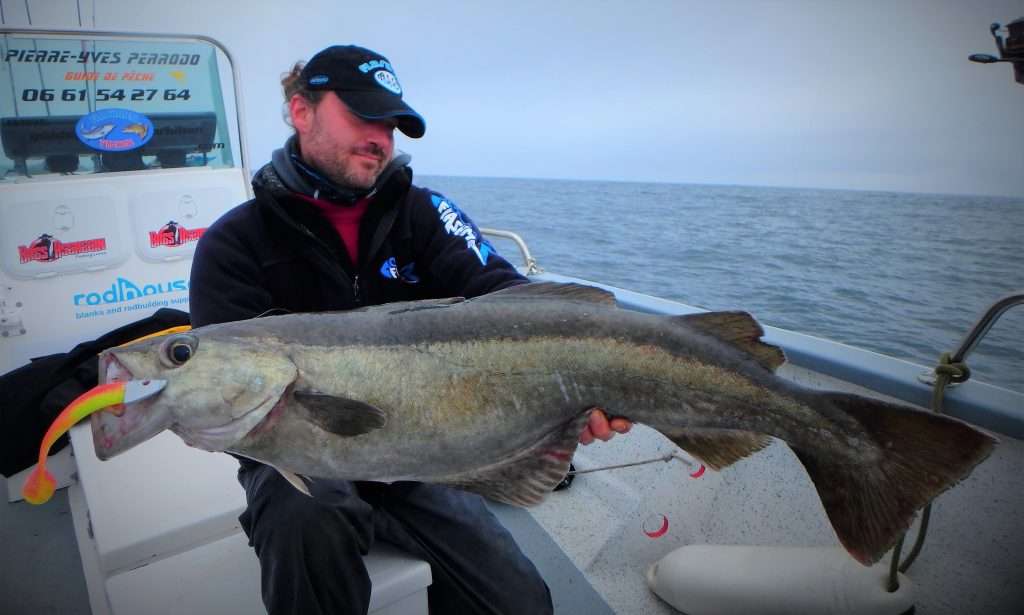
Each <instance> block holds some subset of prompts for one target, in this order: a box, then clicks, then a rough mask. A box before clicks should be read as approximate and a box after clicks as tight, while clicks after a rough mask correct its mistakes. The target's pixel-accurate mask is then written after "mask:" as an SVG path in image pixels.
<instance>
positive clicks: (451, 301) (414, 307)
mask: <svg viewBox="0 0 1024 615" xmlns="http://www.w3.org/2000/svg"><path fill="white" fill-rule="evenodd" d="M465 300H466V299H465V298H464V297H445V298H444V299H423V300H421V301H401V302H398V303H385V304H384V305H386V306H389V307H390V308H391V309H390V310H388V314H391V315H392V316H393V315H395V314H402V313H403V312H416V311H419V310H432V309H435V308H446V307H450V306H453V305H455V304H458V303H462V302H463V301H465Z"/></svg>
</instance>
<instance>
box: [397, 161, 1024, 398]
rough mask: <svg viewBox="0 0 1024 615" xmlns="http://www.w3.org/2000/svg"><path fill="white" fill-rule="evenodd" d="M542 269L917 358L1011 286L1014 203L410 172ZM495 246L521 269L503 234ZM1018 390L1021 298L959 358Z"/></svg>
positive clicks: (1017, 267) (964, 327) (1017, 217)
mask: <svg viewBox="0 0 1024 615" xmlns="http://www.w3.org/2000/svg"><path fill="white" fill-rule="evenodd" d="M416 182H417V183H418V184H419V185H422V186H427V187H429V188H432V189H434V190H437V191H439V192H441V193H442V194H444V195H445V196H446V197H447V198H448V199H449V200H451V201H453V202H454V203H456V204H457V205H458V206H459V208H460V209H462V210H463V212H464V213H465V214H467V215H468V216H469V217H470V218H471V219H472V220H473V221H474V222H475V223H476V224H477V225H478V226H483V227H490V228H498V229H503V230H510V231H514V232H516V233H518V234H520V235H521V236H522V237H523V238H524V239H525V240H526V243H527V245H528V246H529V248H530V250H531V252H532V253H533V255H534V257H535V258H536V259H537V261H538V263H539V264H540V266H541V267H542V268H543V269H544V270H546V271H549V272H553V273H559V274H563V275H569V276H575V277H580V278H584V279H587V280H593V281H597V282H601V283H605V284H610V285H613V286H618V287H621V288H625V289H629V290H634V291H638V292H642V293H647V294H651V295H656V296H658V297H663V298H666V299H674V300H677V301H681V302H683V303H687V304H690V305H694V306H698V307H702V308H706V309H710V310H736V309H739V310H746V311H748V312H750V313H751V314H753V315H754V316H755V317H756V318H757V319H758V320H759V321H760V322H761V323H763V324H766V325H772V326H775V327H780V328H783V329H789V330H792V331H798V332H801V333H806V334H810V335H814V336H817V337H823V338H827V339H831V340H834V341H837V342H841V343H844V344H848V345H852V346H857V347H860V348H865V349H867V350H872V351H875V352H879V353H882V354H886V355H889V356H893V357H896V358H900V359H906V360H909V361H912V362H915V363H919V364H921V365H924V366H928V367H931V366H934V365H935V364H936V363H937V361H938V358H939V356H940V354H941V353H942V352H952V351H954V350H956V349H957V348H958V347H959V345H960V342H961V341H962V340H963V338H964V336H965V335H966V334H967V333H968V331H969V330H970V329H971V327H973V325H974V324H975V323H976V322H977V321H978V319H979V318H980V317H981V316H982V314H984V312H985V311H986V310H987V309H988V307H989V306H990V305H991V304H992V303H994V302H995V301H997V300H998V299H1000V298H1002V297H1004V296H1006V295H1008V294H1011V293H1015V292H1017V293H1020V292H1024V198H1011V197H992V196H959V195H942V194H912V193H900V192H869V191H852V190H823V189H806V188H774V187H755V186H721V185H699V184H667V183H630V182H606V181H574V180H549V179H543V180H539V179H508V178H479V177H440V176H418V177H417V180H416ZM493 243H494V245H495V247H496V248H497V250H498V252H499V253H501V254H502V255H503V256H505V257H506V258H508V259H509V260H510V261H511V262H513V263H514V264H521V259H520V257H519V254H518V250H517V249H516V247H515V245H514V244H512V243H511V242H507V241H503V240H500V239H495V240H494V241H493ZM967 364H968V366H969V367H970V369H971V373H972V378H976V379H978V380H981V381H984V382H987V383H989V384H994V385H996V386H1000V387H1004V388H1008V389H1012V390H1016V391H1021V392H1024V305H1022V306H1018V307H1016V308H1013V309H1010V310H1008V311H1007V312H1006V313H1005V314H1004V315H1003V317H1002V318H1000V320H999V321H998V322H997V323H996V324H995V325H994V326H993V327H992V329H991V330H990V331H989V333H988V334H987V335H986V336H985V338H984V339H983V340H982V342H981V343H980V344H979V345H978V346H977V348H976V349H975V350H974V351H973V352H972V353H971V354H970V355H969V356H968V358H967Z"/></svg>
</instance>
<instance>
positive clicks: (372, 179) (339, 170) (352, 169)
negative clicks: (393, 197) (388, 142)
mask: <svg viewBox="0 0 1024 615" xmlns="http://www.w3.org/2000/svg"><path fill="white" fill-rule="evenodd" d="M359 154H362V155H368V156H374V157H376V158H377V159H378V160H379V163H378V167H377V168H376V169H373V170H368V169H366V167H365V166H363V160H362V159H361V158H359V159H357V158H355V156H356V155H359ZM331 158H332V160H330V161H329V163H328V164H318V165H317V166H318V167H320V171H321V172H322V173H323V174H324V175H326V176H327V178H328V179H330V180H331V181H332V182H334V183H335V184H337V185H339V186H342V187H344V188H356V189H360V190H368V189H370V188H372V187H373V185H374V184H375V183H376V182H377V178H378V177H380V174H381V172H382V171H383V170H384V168H385V167H386V166H387V154H386V153H385V152H384V150H383V149H381V148H380V147H378V146H377V145H375V144H372V143H371V144H368V145H365V146H360V147H356V148H352V149H351V150H349V151H348V152H345V154H344V155H340V156H332V157H331Z"/></svg>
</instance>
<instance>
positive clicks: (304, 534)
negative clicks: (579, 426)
mask: <svg viewBox="0 0 1024 615" xmlns="http://www.w3.org/2000/svg"><path fill="white" fill-rule="evenodd" d="M282 86H283V87H284V93H285V100H286V104H287V110H288V118H289V119H290V123H291V125H292V126H293V127H294V128H295V134H294V135H293V136H292V137H291V138H290V139H289V140H288V141H287V143H286V144H285V147H284V148H283V149H280V150H277V151H275V152H274V154H273V157H272V161H271V163H270V164H268V165H266V166H264V167H263V168H262V169H260V170H259V171H258V172H257V173H256V175H255V177H254V178H253V189H254V192H255V198H254V199H253V200H252V201H249V202H248V203H244V204H243V205H241V206H239V207H236V208H235V209H233V210H231V211H230V212H228V213H227V214H225V215H224V216H223V217H222V218H221V219H219V220H218V221H217V222H216V223H214V224H213V225H212V226H211V227H210V228H209V229H208V230H207V231H206V232H205V233H204V235H203V237H202V239H201V240H200V242H199V245H198V246H197V248H196V254H195V258H194V261H193V266H192V277H191V284H190V288H191V291H190V301H191V316H192V324H193V326H202V325H207V324H211V323H215V322H224V321H231V320H239V319H244V318H253V317H256V316H259V315H261V314H264V313H267V312H271V311H282V310H283V311H290V312H305V311H326V310H344V309H351V308H355V307H359V306H365V305H374V304H380V303H386V302H390V301H400V300H413V299H427V298H435V297H446V296H463V297H473V296H477V295H481V294H484V293H488V292H491V291H495V290H499V289H501V288H506V287H508V286H512V285H515V284H521V283H523V282H525V281H526V278H524V277H523V276H521V275H519V273H518V272H516V270H515V269H514V268H513V267H512V266H511V265H510V264H509V263H508V262H506V261H505V260H504V259H502V258H501V257H499V256H498V255H497V254H496V253H495V252H494V251H493V249H492V248H491V246H490V245H489V244H488V243H487V242H486V240H484V238H483V237H482V236H481V235H480V232H479V230H478V229H477V227H476V226H475V225H474V224H473V222H472V221H471V220H470V219H469V218H468V217H466V215H465V214H463V213H462V212H461V211H460V210H459V209H458V208H457V207H456V206H455V205H454V204H453V203H452V202H451V201H449V200H447V199H446V198H445V197H444V196H442V195H440V194H438V193H436V192H432V191H430V190H427V189H424V188H419V187H416V186H413V185H412V183H411V182H412V170H411V169H410V168H409V167H408V166H407V165H408V162H409V160H410V158H409V156H408V155H406V154H401V153H400V154H399V155H397V156H395V155H394V154H395V151H394V129H395V128H398V129H399V130H401V131H402V132H403V133H405V134H406V135H407V136H409V137H413V138H418V137H420V136H422V135H423V133H424V131H425V128H426V126H425V123H424V120H423V118H422V117H421V116H420V115H419V114H418V113H416V112H415V111H413V109H412V108H411V107H409V106H408V105H407V104H406V103H405V102H404V101H403V100H402V88H401V85H400V84H399V82H398V79H397V78H396V77H395V73H394V69H393V67H392V66H391V64H390V63H389V62H388V60H387V59H386V58H384V57H383V56H381V55H380V54H377V53H374V52H373V51H370V50H368V49H364V48H361V47H355V46H345V47H342V46H334V47H329V48H327V49H324V50H323V51H321V52H320V53H318V54H316V55H315V56H314V57H313V58H312V59H311V60H310V61H309V62H308V63H307V64H305V66H303V65H302V64H296V65H295V67H293V69H292V71H291V72H290V73H289V74H288V75H286V76H285V77H284V78H283V80H282ZM612 424H613V425H614V428H615V430H616V431H626V430H627V429H628V428H629V423H628V422H626V421H624V420H622V419H615V420H614V421H612ZM612 431H613V430H612V428H611V426H610V425H609V421H608V419H607V418H606V417H605V416H604V414H603V413H602V412H599V411H597V412H593V413H592V418H591V423H590V425H589V426H588V428H587V429H586V430H585V432H584V433H583V434H582V435H581V438H580V439H581V441H582V442H584V443H589V442H590V441H593V439H594V438H600V439H608V438H610V437H611V435H612ZM239 482H241V483H242V486H243V487H244V488H245V492H246V498H247V502H248V508H247V510H246V511H245V512H244V513H243V514H242V516H241V517H240V518H239V520H240V521H241V524H242V528H243V529H244V530H245V532H246V534H247V536H248V537H249V540H250V544H251V545H252V546H253V547H255V550H256V554H257V556H258V557H259V560H260V567H261V571H262V587H263V601H264V603H265V605H266V607H267V610H268V611H269V612H270V613H272V614H277V613H301V614H303V615H312V614H315V613H331V614H335V615H336V614H339V613H358V614H362V613H366V610H367V607H368V604H369V598H370V581H369V577H368V575H367V573H366V569H365V566H364V565H363V563H362V555H364V554H366V553H367V551H368V550H369V549H370V547H371V545H372V544H373V542H374V541H375V540H377V539H380V540H386V541H388V542H391V543H394V544H396V545H398V546H399V547H400V548H402V549H404V550H406V551H408V552H410V553H412V554H414V555H416V556H418V557H421V558H423V559H424V560H426V561H427V562H428V563H429V564H430V566H431V573H432V575H433V583H432V584H431V586H430V588H429V590H428V595H429V601H430V605H431V610H432V611H433V612H435V613H460V614H461V613H510V614H512V613H515V614H518V613H530V614H540V613H550V612H551V597H550V593H549V592H548V588H547V585H546V584H545V583H544V581H543V580H542V579H541V578H540V575H539V574H538V573H537V570H536V569H535V568H534V566H533V564H532V563H531V562H530V561H529V560H528V559H527V558H526V557H525V556H524V555H523V554H522V552H521V551H520V550H519V548H518V547H517V546H516V544H515V542H514V541H513V540H512V538H511V536H510V535H509V534H508V532H507V531H506V530H505V529H504V528H503V527H502V526H501V524H500V523H499V522H498V521H497V520H496V519H495V518H494V516H493V515H492V514H491V513H490V512H489V511H488V510H487V508H486V507H485V505H484V503H483V501H482V499H481V498H480V497H479V496H476V495H473V494H469V493H466V492H462V491H458V490H455V489H449V488H446V487H442V486H438V485H429V484H423V483H412V482H398V483H392V484H382V483H369V482H358V483H351V482H346V481H325V480H314V481H313V482H312V485H311V487H310V489H311V491H312V494H313V497H312V498H310V497H309V496H306V495H304V494H302V493H300V492H299V491H297V490H296V489H295V488H293V487H292V486H291V485H290V484H289V483H288V482H286V480H285V479H284V478H283V477H282V476H281V475H279V474H278V473H277V472H276V471H275V470H274V469H273V468H271V467H268V466H265V465H262V464H259V463H256V462H253V461H251V460H241V468H240V470H239Z"/></svg>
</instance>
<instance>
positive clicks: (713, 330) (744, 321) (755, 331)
mask: <svg viewBox="0 0 1024 615" xmlns="http://www.w3.org/2000/svg"><path fill="white" fill-rule="evenodd" d="M672 320H674V321H676V322H678V323H680V324H683V325H686V326H688V327H690V328H692V329H696V330H698V331H700V332H702V333H706V334H708V335H710V336H712V337H714V338H715V339H717V340H719V341H721V342H724V343H726V344H729V345H730V346H733V347H735V348H737V349H739V350H741V351H743V352H745V353H747V354H749V355H751V356H753V357H754V360H755V361H757V362H758V363H759V364H760V365H761V366H762V367H765V368H766V369H768V370H770V371H773V372H774V371H775V369H776V368H778V367H779V366H780V365H782V364H783V363H785V362H786V354H785V353H784V352H783V351H782V349H781V348H779V347H778V346H772V345H771V344H766V343H764V342H762V341H761V336H762V335H764V329H762V328H761V325H760V324H759V323H758V322H757V320H755V319H754V317H753V316H751V315H750V314H748V313H747V312H738V311H734V312H704V313H700V314H684V315H682V316H673V317H672Z"/></svg>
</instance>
